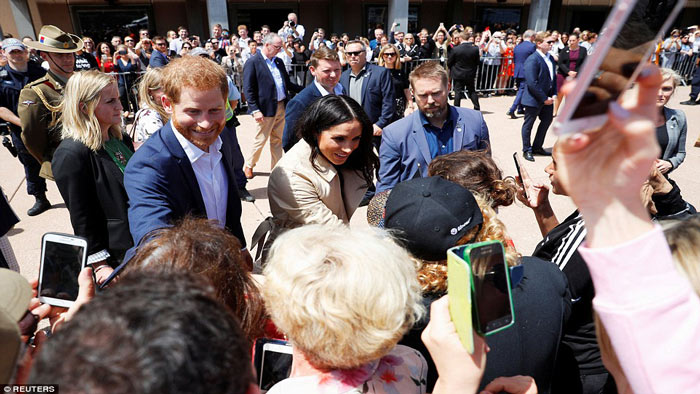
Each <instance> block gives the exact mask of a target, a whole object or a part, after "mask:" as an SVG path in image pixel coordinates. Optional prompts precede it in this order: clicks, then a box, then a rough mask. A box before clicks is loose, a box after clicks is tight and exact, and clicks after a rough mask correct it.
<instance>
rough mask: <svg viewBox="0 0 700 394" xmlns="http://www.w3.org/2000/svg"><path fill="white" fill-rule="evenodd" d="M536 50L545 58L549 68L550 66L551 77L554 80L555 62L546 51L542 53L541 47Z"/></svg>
mask: <svg viewBox="0 0 700 394" xmlns="http://www.w3.org/2000/svg"><path fill="white" fill-rule="evenodd" d="M536 52H537V53H538V54H539V55H540V56H541V57H542V59H544V62H545V63H547V68H549V78H551V79H552V80H554V63H552V61H551V60H550V59H549V56H547V54H546V53H542V52H541V51H540V50H539V49H538V50H537V51H536Z"/></svg>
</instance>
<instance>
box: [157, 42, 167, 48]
mask: <svg viewBox="0 0 700 394" xmlns="http://www.w3.org/2000/svg"><path fill="white" fill-rule="evenodd" d="M156 46H158V47H160V46H163V47H164V46H165V43H164V42H156Z"/></svg>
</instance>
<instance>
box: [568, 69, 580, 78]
mask: <svg viewBox="0 0 700 394" xmlns="http://www.w3.org/2000/svg"><path fill="white" fill-rule="evenodd" d="M577 74H578V73H577V72H576V71H569V76H570V77H571V78H576V75H577Z"/></svg>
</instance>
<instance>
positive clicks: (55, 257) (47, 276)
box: [38, 233, 87, 308]
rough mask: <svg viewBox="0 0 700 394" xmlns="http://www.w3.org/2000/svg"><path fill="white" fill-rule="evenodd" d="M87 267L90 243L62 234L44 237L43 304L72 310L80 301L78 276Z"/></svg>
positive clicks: (45, 235) (41, 279)
mask: <svg viewBox="0 0 700 394" xmlns="http://www.w3.org/2000/svg"><path fill="white" fill-rule="evenodd" d="M86 264H87V240H86V239H85V238H82V237H78V236H75V235H68V234H60V233H46V234H44V236H43V237H41V265H40V267H39V288H38V293H39V301H41V302H43V303H44V304H49V305H55V306H61V307H65V308H69V307H70V306H71V305H73V302H75V299H76V298H77V297H78V275H79V274H80V270H82V269H83V268H84V267H85V265H86Z"/></svg>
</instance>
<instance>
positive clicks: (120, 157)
mask: <svg viewBox="0 0 700 394" xmlns="http://www.w3.org/2000/svg"><path fill="white" fill-rule="evenodd" d="M105 150H106V151H107V153H109V157H111V158H112V160H113V161H114V164H116V165H117V167H119V170H121V172H122V174H123V173H124V168H125V167H126V163H128V162H129V159H131V156H132V155H133V154H134V152H132V151H131V149H129V147H127V146H126V145H125V144H124V143H123V142H122V141H121V140H118V139H116V138H110V139H109V140H107V141H105Z"/></svg>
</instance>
